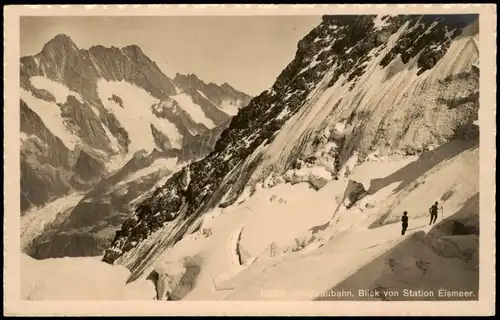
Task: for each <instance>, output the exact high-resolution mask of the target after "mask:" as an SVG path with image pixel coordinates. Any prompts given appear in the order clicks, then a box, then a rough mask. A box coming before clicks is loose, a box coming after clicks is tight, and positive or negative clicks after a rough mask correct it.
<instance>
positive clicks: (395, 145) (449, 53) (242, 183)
mask: <svg viewBox="0 0 500 320" xmlns="http://www.w3.org/2000/svg"><path fill="white" fill-rule="evenodd" d="M477 32H478V28H477V16H465V15H464V16H453V15H451V16H325V17H323V22H322V23H321V24H320V25H319V26H318V27H317V28H315V29H313V30H312V31H311V32H310V33H309V34H308V35H307V36H306V37H305V38H304V39H302V40H301V41H300V42H299V44H298V49H297V53H296V56H295V59H294V60H293V61H292V62H291V63H290V64H289V65H288V66H287V68H286V69H285V70H284V71H283V72H282V73H281V74H280V76H279V77H278V78H277V80H276V82H275V84H274V85H273V87H272V88H271V89H270V90H268V91H265V92H263V93H262V94H260V95H259V96H257V97H255V98H254V99H252V101H251V102H250V103H249V105H248V106H247V107H245V108H243V109H242V110H240V112H239V113H238V114H237V115H236V116H235V117H234V118H233V119H232V120H231V123H230V125H229V127H228V128H227V129H226V130H224V131H223V132H222V134H221V136H220V138H219V139H218V140H217V143H216V145H215V150H214V151H213V152H211V153H210V154H209V155H208V156H206V157H205V158H204V159H202V160H200V161H196V162H193V163H191V164H189V165H188V166H186V167H184V168H183V169H182V170H181V171H179V172H177V173H175V174H174V175H173V176H172V177H171V178H170V179H169V180H168V181H167V182H166V183H165V184H164V185H163V186H162V188H161V189H159V190H157V191H155V192H154V193H153V195H152V196H151V197H150V198H148V199H146V200H145V201H144V202H143V203H142V204H141V206H140V207H141V208H143V207H146V208H148V212H151V213H149V214H148V213H146V214H142V213H140V212H139V210H136V214H135V215H134V216H133V217H132V218H130V219H129V220H128V221H127V222H125V223H124V224H123V226H122V229H121V230H120V231H119V232H118V233H117V234H116V236H115V239H114V241H113V244H112V245H111V246H110V248H109V249H108V250H107V251H106V253H105V256H104V258H103V261H106V262H108V263H113V262H114V261H116V260H117V259H118V260H117V262H118V263H122V264H124V265H125V266H127V267H128V268H129V269H130V270H131V272H132V276H131V279H135V278H137V277H139V276H141V275H143V274H144V273H145V272H146V270H150V268H151V266H152V265H153V264H154V263H155V261H156V259H157V258H158V257H159V256H160V255H161V254H162V253H163V252H164V251H165V250H166V249H167V248H169V247H171V246H173V245H174V244H175V243H177V242H178V241H179V240H180V239H182V237H183V236H184V235H185V234H189V233H190V232H193V231H196V230H197V228H199V227H200V223H201V221H202V215H203V214H204V213H205V212H207V211H209V210H210V209H213V208H215V207H216V206H218V205H219V206H221V207H227V206H228V205H231V204H233V203H235V202H239V201H244V200H245V199H246V198H248V196H249V195H251V194H252V193H253V192H254V190H255V186H256V185H257V184H258V183H261V182H265V184H266V185H268V186H272V185H275V184H277V183H280V182H281V181H284V180H287V181H289V182H291V183H296V182H302V181H308V182H310V183H311V184H312V185H313V186H314V187H315V188H316V189H317V188H321V186H323V185H325V183H326V182H328V181H329V180H332V179H341V178H343V177H345V176H349V174H350V173H351V171H352V169H353V168H354V167H355V166H356V165H358V164H360V163H362V162H363V161H365V160H367V159H370V158H373V157H375V158H376V157H384V156H388V155H394V154H399V155H402V156H411V155H414V154H420V153H421V152H423V151H426V150H431V149H433V148H435V147H436V146H438V145H442V144H444V143H446V142H448V141H452V140H456V139H466V138H470V136H472V138H473V139H475V138H474V137H477V129H475V126H474V125H473V121H474V120H476V119H477V110H478V97H479V95H478V77H477V73H475V72H474V71H473V70H472V68H473V67H472V65H473V64H475V61H476V60H477V59H478V56H479V52H478V50H477V46H474V45H473V44H474V42H473V41H472V42H471V39H474V37H475V36H476V35H477ZM319 172H321V173H319ZM325 172H326V173H325ZM318 180H319V181H322V182H321V183H319V184H318ZM238 199H239V200H238ZM355 200H356V199H354V201H355ZM337 210H338V207H337ZM166 217H168V218H166ZM158 219H159V220H162V221H166V222H164V223H163V226H159V225H158V224H157V223H155V221H156V220H158ZM168 221H171V222H168Z"/></svg>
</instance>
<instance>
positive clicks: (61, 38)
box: [45, 33, 78, 49]
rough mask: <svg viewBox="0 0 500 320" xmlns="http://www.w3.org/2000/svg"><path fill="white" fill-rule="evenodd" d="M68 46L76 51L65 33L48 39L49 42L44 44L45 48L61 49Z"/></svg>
mask: <svg viewBox="0 0 500 320" xmlns="http://www.w3.org/2000/svg"><path fill="white" fill-rule="evenodd" d="M62 46H70V47H74V48H75V49H78V48H77V46H76V44H75V43H74V42H73V40H72V39H71V38H70V37H69V36H68V35H67V34H65V33H60V34H58V35H56V36H55V37H54V38H52V39H50V40H49V42H47V43H46V44H45V47H62Z"/></svg>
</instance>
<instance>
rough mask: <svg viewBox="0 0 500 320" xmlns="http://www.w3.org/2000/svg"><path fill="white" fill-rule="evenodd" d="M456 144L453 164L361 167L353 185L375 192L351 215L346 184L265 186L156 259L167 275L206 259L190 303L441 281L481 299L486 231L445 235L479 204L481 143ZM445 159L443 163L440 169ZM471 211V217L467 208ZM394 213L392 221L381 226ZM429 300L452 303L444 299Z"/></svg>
mask: <svg viewBox="0 0 500 320" xmlns="http://www.w3.org/2000/svg"><path fill="white" fill-rule="evenodd" d="M453 143H454V144H455V146H454V147H455V148H459V146H460V148H459V149H460V153H458V155H457V154H456V150H454V149H452V148H448V149H446V150H445V151H447V152H448V153H447V158H446V159H441V156H442V155H439V154H437V153H436V152H435V154H434V156H435V158H434V159H433V158H432V157H425V156H423V157H421V158H420V159H415V158H414V157H410V158H400V159H397V158H394V159H386V160H385V161H381V160H379V161H372V162H365V163H363V164H361V165H360V166H358V167H356V168H355V169H354V170H353V173H352V175H351V178H353V179H357V181H362V182H364V183H365V187H367V189H369V188H368V186H371V184H370V182H371V183H372V184H373V186H377V190H376V191H374V192H372V193H369V194H368V195H366V196H365V197H364V198H363V199H362V200H361V201H360V202H358V203H357V204H356V205H355V206H354V207H352V208H350V209H346V208H345V207H344V206H342V200H343V197H344V196H345V195H343V192H344V190H345V186H346V185H347V181H343V180H338V181H331V182H330V183H328V184H327V185H326V186H325V187H324V188H322V189H321V190H319V191H314V190H313V189H311V188H309V186H308V184H306V183H302V184H296V185H293V186H292V185H290V184H278V186H276V187H274V188H258V189H257V191H256V192H255V193H254V195H252V196H251V197H250V198H248V199H247V200H246V201H245V202H243V203H242V204H240V205H234V206H230V207H228V208H226V209H220V208H219V209H216V210H214V211H213V212H212V213H208V214H207V215H206V216H205V217H204V219H203V223H202V225H201V226H200V228H199V231H197V232H195V233H193V234H191V235H189V236H186V237H185V238H184V239H182V240H181V241H180V242H178V243H177V244H176V245H175V246H174V247H173V248H171V249H168V250H166V251H165V253H164V254H163V255H162V256H161V257H159V258H158V259H157V266H156V269H157V271H160V272H161V270H162V268H161V265H162V264H165V263H167V262H168V263H180V262H179V261H182V259H183V257H192V256H197V257H200V259H201V260H202V261H203V263H202V264H201V272H200V273H199V275H198V276H197V277H196V279H195V280H193V283H194V288H193V289H192V291H191V292H189V293H188V294H187V295H185V297H184V299H186V300H190V299H193V300H212V299H230V300H258V299H280V300H312V299H317V298H322V299H325V297H324V296H323V297H321V295H324V292H326V291H328V290H330V289H331V288H336V289H335V290H341V289H344V290H347V291H352V292H354V293H356V295H355V296H350V297H345V296H344V297H326V298H327V299H337V298H339V299H348V300H349V299H350V300H359V299H366V297H360V296H358V295H357V290H358V289H361V288H371V289H373V288H375V287H376V286H377V285H378V282H380V283H382V285H383V286H385V288H391V289H394V290H399V291H401V294H402V289H404V288H414V289H417V288H422V289H429V290H431V289H434V288H436V286H437V284H439V286H440V287H443V288H447V289H450V290H451V289H454V290H471V291H474V292H476V294H477V290H478V287H477V286H478V269H477V263H478V261H477V250H478V248H479V246H478V239H479V238H478V234H474V233H472V234H468V235H457V236H453V235H451V234H449V233H446V232H444V233H443V232H442V231H441V230H442V229H443V228H444V227H443V226H446V225H447V224H448V222H449V221H452V222H453V220H454V219H456V220H457V221H461V220H460V219H462V220H463V219H466V220H467V221H470V219H472V221H474V210H473V209H474V208H475V207H474V206H477V205H478V203H477V198H475V197H476V195H477V192H478V191H479V186H478V165H477V163H478V156H479V151H478V148H477V144H474V143H472V142H467V141H454V142H453ZM438 158H439V159H440V160H442V162H438V163H436V159H438ZM375 168H377V170H375ZM450 170H451V171H453V172H454V174H453V175H452V174H450V172H451V171H450ZM398 173H399V174H398ZM450 175H451V176H454V177H453V178H450ZM387 177H394V179H389V181H387V182H386V183H384V185H383V187H380V185H378V181H380V180H383V179H384V178H385V179H387ZM408 179H410V180H411V181H412V182H414V183H410V184H409V183H407V180H408ZM455 179H456V180H455ZM458 180H459V181H461V184H460V185H459V184H457V181H458ZM464 181H467V183H464ZM416 184H418V185H417V186H415V185H416ZM427 184H428V185H430V186H432V187H429V186H428V185H427ZM450 190H454V191H453V192H450ZM445 195H446V196H445ZM471 199H472V200H471ZM474 199H476V200H475V201H476V202H475V203H474ZM434 200H438V201H440V202H441V203H443V205H444V217H443V215H442V214H441V216H440V217H439V220H438V225H437V226H436V227H434V226H433V227H430V226H428V215H427V207H428V206H430V204H432V202H433V201H434ZM469 200H470V201H472V203H471V202H470V201H469ZM468 203H469V204H468ZM467 205H469V207H470V208H472V210H473V211H472V212H471V211H468V210H465V211H464V210H463V209H461V208H463V207H464V206H467ZM471 205H472V207H471ZM339 207H340V208H339ZM470 208H469V210H470ZM404 210H407V211H408V212H409V216H410V221H409V230H408V233H407V235H405V236H401V235H400V232H401V231H400V228H401V226H400V223H399V218H400V215H401V212H402V211H404ZM476 210H477V209H476ZM388 211H389V213H390V215H391V216H392V217H394V218H395V219H394V221H389V220H387V219H386V220H384V221H383V222H382V223H378V222H377V221H379V220H380V217H386V213H387V212H388ZM476 212H477V211H476ZM455 213H457V214H456V215H455ZM443 218H444V219H443ZM396 219H397V220H396ZM374 222H377V223H376V225H375V226H374ZM394 222H395V223H394ZM472 223H473V224H474V223H478V220H477V222H472ZM476 226H478V225H476ZM206 229H210V230H211V235H210V236H209V237H204V236H203V230H206ZM240 233H241V235H240ZM235 261H236V262H235ZM238 261H240V262H241V265H240V263H238ZM392 264H394V265H392ZM391 268H392V269H394V270H395V271H391V270H392V269H391ZM388 270H389V271H388ZM145 274H147V272H146V273H145ZM378 275H380V278H379V276H378ZM171 276H172V275H171ZM458 279H460V280H458ZM171 290H172V291H173V292H175V288H171ZM276 290H277V291H276ZM386 298H387V297H386ZM411 298H416V299H417V298H418V299H422V298H421V297H411ZM428 298H429V297H428ZM430 298H432V299H444V298H443V297H438V296H437V292H436V296H434V297H430ZM430 298H429V299H430ZM476 298H477V296H476ZM380 299H382V298H380ZM390 299H395V300H398V299H399V300H403V298H402V296H399V297H391V298H390ZM405 299H406V300H407V298H405Z"/></svg>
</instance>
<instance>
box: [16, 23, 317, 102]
mask: <svg viewBox="0 0 500 320" xmlns="http://www.w3.org/2000/svg"><path fill="white" fill-rule="evenodd" d="M320 22H321V16H303V15H302V16H183V17H181V16H174V17H172V16H170V17H161V16H150V17H144V16H141V17H137V16H136V17H123V16H122V17H96V16H93V17H74V16H72V17H68V16H65V17H54V16H51V17H36V16H30V17H21V22H20V38H21V39H20V40H21V41H20V50H21V55H22V56H26V55H33V54H36V53H38V52H40V51H41V49H42V47H43V45H44V44H45V43H46V42H48V41H49V40H50V39H52V38H53V37H54V36H56V35H57V34H59V33H65V34H67V35H68V36H70V38H71V39H72V40H73V41H74V42H75V44H76V45H77V46H78V47H79V48H81V49H88V48H89V47H91V46H93V45H98V44H100V45H103V46H107V47H109V46H112V45H113V46H117V47H124V46H126V45H131V44H135V45H138V46H139V47H141V49H142V50H143V52H144V53H145V54H146V55H148V56H149V57H150V58H151V59H152V60H154V61H155V62H156V63H157V64H158V66H159V67H160V68H161V69H162V70H163V72H164V73H165V74H166V75H167V76H168V77H170V78H173V77H174V76H175V74H176V73H177V72H178V73H181V74H188V73H194V74H196V75H197V76H198V77H199V78H200V79H201V80H203V81H205V82H207V83H208V82H214V83H216V84H219V85H220V84H222V83H224V82H227V83H229V84H230V85H231V86H233V87H234V88H236V89H238V90H241V91H243V92H245V93H247V94H250V95H253V96H255V95H258V94H259V93H261V92H262V91H264V90H266V89H268V88H270V87H271V86H272V85H273V83H274V81H275V80H276V77H277V76H278V75H279V74H280V73H281V71H282V70H283V69H284V68H285V67H286V66H287V65H288V63H290V62H291V61H292V60H293V58H294V56H295V52H296V50H297V43H298V41H299V40H300V39H302V38H303V37H304V36H305V35H306V34H307V33H308V32H309V31H310V30H312V29H313V28H314V27H316V26H317V25H319V23H320Z"/></svg>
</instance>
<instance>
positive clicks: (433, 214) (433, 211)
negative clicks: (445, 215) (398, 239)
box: [401, 201, 443, 235]
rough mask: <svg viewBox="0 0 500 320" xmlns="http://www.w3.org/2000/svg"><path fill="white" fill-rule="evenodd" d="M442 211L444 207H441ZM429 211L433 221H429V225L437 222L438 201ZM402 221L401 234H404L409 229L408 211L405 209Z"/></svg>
mask: <svg viewBox="0 0 500 320" xmlns="http://www.w3.org/2000/svg"><path fill="white" fill-rule="evenodd" d="M441 211H443V207H441ZM429 213H430V214H431V221H430V222H429V225H431V224H434V223H436V220H437V216H438V202H437V201H436V202H434V204H433V205H432V206H431V207H430V208H429ZM401 223H402V227H403V228H402V230H401V235H404V234H405V233H406V230H407V229H408V212H407V211H405V212H403V216H402V217H401Z"/></svg>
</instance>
